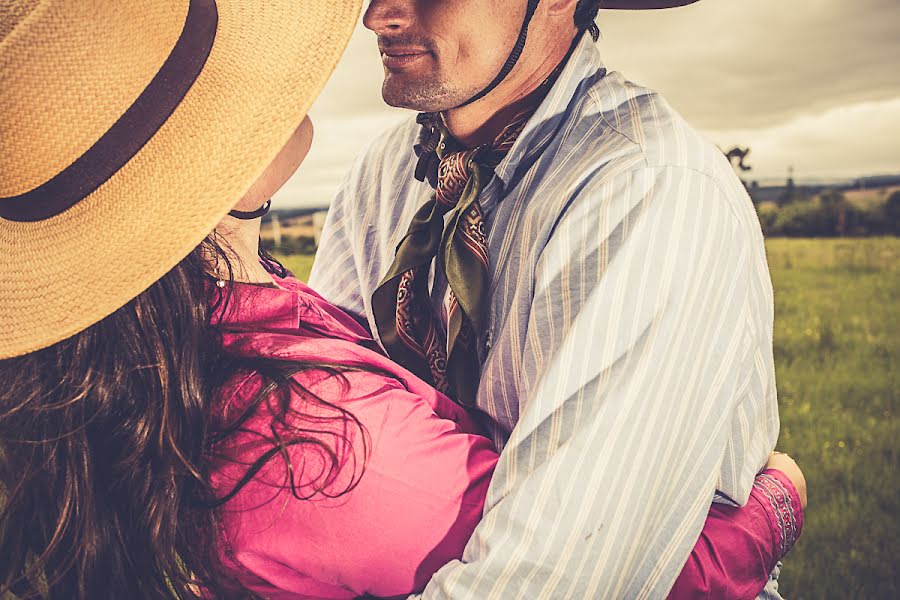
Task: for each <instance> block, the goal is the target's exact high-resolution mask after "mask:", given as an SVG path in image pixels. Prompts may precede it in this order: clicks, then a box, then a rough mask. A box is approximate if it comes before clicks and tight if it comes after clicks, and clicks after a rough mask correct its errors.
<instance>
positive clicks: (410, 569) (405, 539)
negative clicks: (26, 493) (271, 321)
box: [229, 373, 498, 598]
mask: <svg viewBox="0 0 900 600" xmlns="http://www.w3.org/2000/svg"><path fill="white" fill-rule="evenodd" d="M346 378H347V380H348V385H347V386H346V388H345V389H349V390H352V395H353V398H349V399H346V398H345V400H344V401H342V406H344V407H345V408H346V409H347V410H349V411H350V412H351V413H353V414H354V415H355V416H356V417H357V418H358V419H359V420H360V421H361V422H362V424H363V425H364V426H365V428H366V430H367V431H368V434H369V436H368V437H369V439H370V442H371V445H370V454H369V460H368V462H367V464H366V466H365V471H364V472H363V473H362V476H361V477H360V480H359V483H358V485H357V486H356V487H355V488H353V489H352V491H350V492H348V493H346V494H344V495H341V496H340V497H338V498H333V499H331V498H313V499H311V500H298V499H296V498H294V497H292V496H290V494H289V493H287V492H285V493H282V494H281V495H280V496H279V497H278V499H277V500H275V501H270V502H266V499H267V498H271V497H272V488H271V487H266V486H257V485H256V483H255V482H254V483H253V484H251V485H250V486H248V488H249V489H248V490H247V491H246V492H245V493H242V495H241V496H242V497H241V498H236V500H238V502H239V503H240V504H241V505H242V507H246V508H247V509H249V510H245V511H243V512H241V513H240V514H239V515H234V516H233V517H232V518H234V519H236V520H234V521H232V523H231V527H229V537H230V540H229V542H230V544H231V546H232V547H233V548H232V552H233V557H234V559H235V560H236V561H237V563H239V570H240V571H242V572H243V577H242V583H244V584H245V585H247V586H248V587H251V588H252V589H253V591H255V592H257V593H259V594H262V595H265V596H268V597H272V598H281V597H285V598H287V597H295V596H294V595H296V594H300V595H304V594H305V595H307V596H309V597H317V598H353V597H357V596H363V595H366V594H370V595H372V596H379V597H392V596H403V597H405V596H406V595H407V594H410V593H413V592H415V591H421V590H422V589H424V588H425V585H426V584H427V583H428V581H429V579H430V578H431V577H432V575H433V574H434V573H435V572H437V571H438V569H440V568H441V567H442V566H443V565H445V564H446V563H448V562H450V561H451V560H454V559H458V558H460V557H461V556H462V552H463V549H464V548H465V545H466V543H467V542H468V540H469V538H470V537H471V535H472V532H473V531H474V529H475V526H476V525H477V524H478V522H479V521H480V520H481V517H482V513H483V510H484V501H485V496H486V494H487V488H488V485H489V483H490V478H491V475H492V473H493V470H494V467H495V466H496V463H497V459H498V455H497V453H496V451H495V450H494V448H493V445H492V444H491V442H490V441H489V440H488V439H487V438H485V437H482V436H479V435H474V434H470V433H466V432H464V431H463V430H461V429H460V426H459V425H458V424H457V423H456V422H454V421H453V420H450V419H446V418H441V417H439V416H438V415H437V414H436V413H435V410H434V409H433V407H432V402H433V399H432V398H423V397H422V396H421V395H418V394H415V393H412V392H410V391H407V390H406V389H405V388H404V387H403V386H402V385H401V384H400V383H399V382H397V381H396V380H393V379H391V378H385V377H381V376H380V375H374V374H371V373H347V374H346ZM328 385H329V384H322V382H317V384H315V385H313V391H314V392H315V393H317V394H319V395H321V396H322V397H331V398H334V397H339V396H338V395H337V393H338V390H336V389H335V390H331V389H328ZM301 452H302V451H301V450H297V451H292V452H291V454H292V462H294V463H295V469H296V468H297V466H296V465H302V464H304V462H305V463H306V467H305V468H306V469H307V470H308V469H309V467H310V462H309V456H303V455H301ZM316 468H318V467H316ZM263 582H265V583H263ZM285 594H286V595H285Z"/></svg>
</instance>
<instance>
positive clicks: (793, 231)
mask: <svg viewBox="0 0 900 600" xmlns="http://www.w3.org/2000/svg"><path fill="white" fill-rule="evenodd" d="M894 196H896V197H897V198H896V199H894ZM891 199H894V205H893V208H890V207H889V206H888V205H887V204H886V205H884V206H882V207H879V208H878V209H874V210H868V211H866V210H862V209H860V208H857V207H856V206H853V205H852V204H850V203H849V202H847V200H846V198H844V195H843V194H842V193H840V192H837V191H831V192H826V193H825V194H823V195H822V196H817V197H815V198H810V199H804V200H799V201H796V202H791V203H790V204H786V205H784V206H781V207H778V206H776V205H774V204H772V203H764V204H760V205H759V206H757V214H758V215H759V221H760V225H762V229H763V232H764V233H765V234H766V235H767V236H772V237H782V236H783V237H837V236H864V235H889V234H896V233H898V228H897V227H896V223H897V222H898V220H900V219H898V218H897V216H893V217H892V216H891V215H892V214H895V213H900V193H895V194H894V195H893V196H891ZM890 201H891V200H890V199H889V201H888V202H889V203H890ZM890 211H895V213H891V212H890ZM892 219H893V221H892ZM892 223H893V225H892Z"/></svg>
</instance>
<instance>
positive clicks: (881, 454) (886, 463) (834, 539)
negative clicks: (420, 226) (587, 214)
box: [285, 238, 900, 600]
mask: <svg viewBox="0 0 900 600" xmlns="http://www.w3.org/2000/svg"><path fill="white" fill-rule="evenodd" d="M767 247H768V252H769V265H770V268H771V272H772V280H773V284H774V287H775V305H776V306H775V310H776V321H775V360H776V369H777V376H778V389H779V397H780V405H781V418H782V430H781V440H780V444H779V445H780V448H781V449H782V450H784V451H786V452H789V453H790V454H791V455H793V456H794V457H795V458H796V459H797V461H798V462H799V463H800V466H801V467H802V468H803V471H804V473H805V474H806V477H807V480H808V484H809V503H810V504H809V509H808V512H807V521H806V526H805V529H804V533H803V537H802V538H801V540H800V542H799V543H798V545H797V547H796V548H795V549H794V551H793V552H792V553H791V554H790V555H789V556H788V558H787V559H786V560H785V569H784V571H783V573H782V578H781V590H782V592H783V593H784V595H785V597H787V598H791V599H795V600H804V599H819V598H828V599H831V598H840V599H854V598H867V599H868V598H879V599H880V598H884V599H896V598H900V574H898V562H900V426H898V421H897V410H898V406H897V404H898V395H900V364H898V358H900V239H898V238H868V239H852V240H851V239H837V240H825V239H821V240H805V239H773V240H769V241H768V243H767ZM285 264H286V266H288V268H290V269H291V270H292V271H294V273H295V274H296V275H297V276H298V277H301V278H305V277H307V276H308V274H309V269H310V267H311V266H312V258H311V257H308V256H296V257H287V258H286V259H285Z"/></svg>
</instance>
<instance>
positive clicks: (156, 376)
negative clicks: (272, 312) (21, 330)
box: [0, 237, 367, 600]
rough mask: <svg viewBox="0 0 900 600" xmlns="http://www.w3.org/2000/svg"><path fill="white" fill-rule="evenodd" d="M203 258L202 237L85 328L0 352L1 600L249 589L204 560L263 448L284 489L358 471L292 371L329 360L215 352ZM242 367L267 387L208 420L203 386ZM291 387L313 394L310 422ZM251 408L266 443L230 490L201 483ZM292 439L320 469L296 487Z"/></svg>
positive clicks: (225, 594) (344, 434)
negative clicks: (279, 468) (26, 349)
mask: <svg viewBox="0 0 900 600" xmlns="http://www.w3.org/2000/svg"><path fill="white" fill-rule="evenodd" d="M210 257H215V258H216V260H217V261H219V264H224V265H226V267H227V270H228V272H229V274H230V273H231V266H230V263H229V262H228V259H227V254H226V253H225V252H224V251H223V248H222V247H221V246H220V245H219V244H218V243H216V241H215V239H214V238H213V237H209V238H207V239H206V240H205V241H204V242H203V244H201V245H200V246H198V248H197V249H195V250H194V252H192V253H191V255H190V256H188V257H187V258H185V259H184V260H183V261H182V262H181V263H179V264H178V265H177V266H176V267H175V268H174V269H172V270H171V271H170V272H169V273H168V274H167V275H165V276H164V277H163V278H162V279H160V280H159V281H157V282H156V283H154V284H153V285H152V286H151V287H150V288H149V289H147V290H146V291H145V292H143V293H142V294H141V295H140V296H138V297H137V298H135V299H134V300H132V301H131V302H129V303H128V304H127V305H126V306H124V307H122V308H121V309H119V310H118V311H116V312H115V313H114V314H112V315H110V316H109V317H107V318H105V319H103V320H102V321H100V322H99V323H96V324H95V325H93V326H91V327H90V328H89V329H87V330H85V331H83V332H82V333H79V334H77V335H75V336H73V337H71V338H69V339H66V340H64V341H62V342H59V343H57V344H55V345H53V346H51V347H49V348H46V349H43V350H39V351H37V352H32V353H31V354H28V355H26V356H21V357H17V358H12V359H8V360H3V361H0V598H5V595H4V594H5V593H6V592H8V591H12V592H13V593H14V594H16V596H18V597H19V598H50V599H60V600H62V599H65V600H73V599H76V598H77V599H90V600H96V599H100V598H128V599H131V598H135V599H140V598H177V599H179V600H180V599H185V598H200V597H203V596H206V597H210V596H212V597H215V598H251V597H252V595H251V594H249V593H248V592H246V591H241V588H240V586H238V585H237V584H236V582H235V581H234V580H233V579H232V578H231V577H229V575H228V574H227V572H226V570H225V568H224V567H223V565H222V562H221V560H220V559H219V556H220V552H221V551H222V550H223V549H221V548H219V544H220V543H221V542H220V540H219V536H218V531H219V526H218V518H217V514H218V511H217V509H218V507H220V506H221V505H222V504H223V503H224V502H226V501H227V500H228V499H230V498H231V497H232V496H234V495H235V494H236V493H237V492H238V491H239V490H240V489H241V488H242V487H243V486H244V485H246V483H247V482H248V481H249V480H250V479H252V478H253V476H254V475H255V474H257V472H258V471H259V470H260V469H261V468H263V467H265V466H267V465H269V464H270V463H271V462H272V461H273V460H277V459H280V460H282V461H285V464H284V466H285V469H284V473H285V487H287V488H289V489H290V490H291V493H293V494H294V495H295V496H297V497H298V498H303V497H308V496H309V495H310V493H315V492H316V491H320V492H322V493H328V494H330V495H340V494H341V493H346V492H347V491H349V490H350V489H352V487H353V486H354V485H356V483H357V482H358V476H359V475H360V474H361V469H359V472H357V471H358V469H357V468H358V467H360V466H362V465H364V463H365V459H366V456H365V454H366V448H367V446H366V443H365V438H366V434H365V431H364V430H363V428H362V426H361V424H360V423H359V422H358V421H357V420H356V419H355V418H354V417H353V415H351V414H349V413H348V412H347V411H345V410H344V409H342V408H341V407H340V406H338V405H337V404H335V403H334V402H329V401H328V400H325V399H323V398H319V397H317V396H315V395H314V394H313V393H311V392H310V391H309V390H307V389H304V388H302V387H300V386H299V384H298V383H297V382H296V381H295V380H294V379H292V376H293V375H294V374H296V373H297V372H298V371H300V370H305V369H318V370H321V371H323V372H325V373H326V376H334V377H338V378H342V377H343V376H342V369H341V368H338V367H335V366H329V365H327V364H305V363H288V362H281V361H274V360H263V359H242V358H238V357H235V356H231V355H228V354H227V353H226V352H225V351H224V350H223V346H222V343H221V331H219V328H218V327H217V326H216V325H215V324H214V321H213V315H214V314H215V313H216V311H217V310H218V309H222V310H227V308H228V306H227V305H228V302H229V300H230V292H229V290H230V287H231V286H228V285H226V286H225V287H224V288H219V287H217V286H215V285H210V283H211V281H212V279H211V277H210V276H209V275H208V274H207V273H208V272H209V269H210V266H209V265H210ZM265 258H267V259H269V260H268V263H269V264H273V263H272V262H271V260H270V257H267V256H266V257H265ZM242 372H243V373H247V372H255V373H258V374H259V375H261V376H262V377H264V378H265V379H264V381H265V382H266V384H265V385H264V386H263V388H262V390H261V391H260V392H259V393H258V394H257V395H256V397H255V398H253V399H252V401H251V402H249V404H248V405H247V406H246V407H244V408H243V409H242V410H240V411H239V414H236V415H234V416H233V418H230V419H229V420H228V421H227V422H225V421H221V420H217V419H216V417H214V416H213V412H214V411H211V406H212V403H213V399H214V398H216V394H217V391H219V390H220V389H221V388H222V386H224V385H225V383H226V382H228V381H229V380H231V378H233V377H235V376H236V374H240V373H242ZM344 382H345V383H346V380H344ZM298 398H301V399H303V401H304V402H306V403H308V404H305V405H304V406H309V407H312V406H313V405H315V410H314V411H312V410H311V411H309V415H311V414H315V415H317V416H316V417H315V418H313V417H311V416H309V415H307V414H304V411H303V410H302V408H303V407H302V406H299V407H298ZM292 399H293V401H292ZM332 400H334V399H332ZM259 411H265V414H266V415H267V416H268V415H270V414H271V425H270V426H269V427H268V431H267V432H265V434H264V435H263V436H262V437H263V440H264V441H265V447H264V448H263V450H262V451H261V452H260V453H259V455H258V456H257V457H255V460H254V461H252V462H251V463H250V464H247V465H244V467H245V469H244V471H243V472H244V477H243V478H239V481H237V483H236V484H235V485H234V486H233V488H232V489H230V491H227V492H226V493H224V494H223V493H218V494H217V493H215V492H214V491H213V489H212V486H211V485H210V481H209V476H210V464H211V461H212V460H213V459H216V460H219V459H222V458H223V457H222V456H217V455H216V450H215V449H216V448H217V447H219V446H220V445H226V446H227V444H225V443H224V442H227V440H228V439H229V438H230V437H231V436H233V435H235V434H236V433H239V432H242V431H246V428H245V425H246V423H247V421H248V419H250V418H251V417H253V416H254V415H257V414H258V413H259ZM322 415H325V416H324V417H323V416H322ZM329 415H330V416H329ZM307 417H308V418H307ZM323 420H330V421H332V423H338V424H339V426H338V427H334V426H331V427H328V426H325V425H323ZM256 435H259V434H258V432H257V434H256ZM296 445H304V446H312V447H314V449H315V451H317V452H319V453H323V454H324V456H325V457H326V460H325V462H326V465H327V466H329V465H330V469H326V470H327V473H326V474H325V475H324V476H323V477H322V478H320V479H319V480H318V482H319V483H318V485H316V486H314V487H313V490H312V492H310V489H309V487H308V486H307V487H306V488H304V489H305V495H301V494H300V492H299V490H298V486H297V485H295V484H296V481H295V478H294V474H293V472H292V470H291V468H290V459H289V456H288V448H290V447H291V446H296ZM360 449H362V450H361V453H362V456H360ZM345 468H350V469H352V470H353V474H351V476H350V477H349V478H346V477H342V478H341V481H342V482H343V483H342V486H341V489H338V490H332V489H328V488H329V485H331V484H332V483H333V482H334V481H335V480H336V477H335V474H336V473H337V472H338V471H340V470H341V469H345ZM347 481H349V483H346V482H347ZM306 483H308V482H306ZM344 484H346V485H344ZM201 589H204V590H205V592H203V593H201V591H200V590H201Z"/></svg>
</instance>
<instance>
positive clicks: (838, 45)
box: [275, 0, 900, 208]
mask: <svg viewBox="0 0 900 600" xmlns="http://www.w3.org/2000/svg"><path fill="white" fill-rule="evenodd" d="M498 1H499V0H498ZM504 1H510V2H512V1H516V0H504ZM598 23H599V25H600V28H601V30H602V31H603V37H602V39H601V41H600V42H599V43H600V48H601V51H602V52H603V54H604V57H605V58H604V60H605V61H606V63H607V66H608V67H610V68H611V69H615V70H618V71H622V72H623V73H624V74H625V75H626V76H627V77H628V78H629V79H631V80H632V81H635V82H638V83H640V84H642V85H646V86H648V87H651V88H653V89H655V90H657V91H659V92H661V93H662V94H663V95H665V96H666V97H667V98H668V99H669V101H670V102H671V103H672V104H673V105H674V106H675V107H676V108H677V109H678V110H679V111H680V112H681V113H682V114H684V115H685V116H686V117H687V118H688V120H689V121H691V122H692V123H694V124H695V125H696V126H697V127H698V128H700V129H701V130H702V131H703V132H704V133H705V134H706V135H707V136H708V137H709V138H710V139H711V140H712V141H713V142H715V143H717V144H719V145H720V146H721V147H726V148H727V147H731V146H734V145H741V146H750V147H751V149H752V153H751V155H750V160H749V161H748V162H749V163H750V164H751V165H752V166H753V171H752V172H751V173H750V175H749V176H750V177H751V178H753V179H760V180H774V179H778V178H782V179H783V178H784V177H785V175H786V173H787V169H788V167H789V166H791V165H793V167H794V169H795V172H796V177H798V178H801V179H834V178H852V177H857V176H860V175H873V174H880V173H900V34H898V32H900V0H853V1H851V0H701V1H700V2H699V3H698V4H695V5H693V6H688V7H684V8H680V9H673V10H667V11H656V12H616V11H605V12H604V11H601V14H600V16H599V18H598ZM381 78H382V67H381V61H380V58H379V56H378V50H377V47H376V45H375V36H374V34H372V33H371V32H369V31H368V30H366V29H364V28H363V27H362V25H361V24H360V26H359V27H358V28H357V31H356V33H355V35H354V37H353V40H352V41H351V43H350V47H349V48H348V50H347V53H346V55H345V56H344V59H343V61H342V63H341V64H340V66H339V67H338V69H337V71H336V72H335V74H334V77H333V78H332V79H331V81H330V83H329V84H328V87H327V88H326V89H325V91H324V92H323V94H322V96H321V97H320V98H319V100H318V101H317V102H316V105H315V106H314V107H313V110H312V113H311V115H312V118H313V121H314V123H315V128H316V140H315V142H314V144H313V149H312V151H311V152H310V155H309V157H308V158H307V160H306V162H305V163H304V164H303V165H302V166H301V168H300V171H299V172H298V173H297V175H295V176H294V178H293V179H292V180H291V181H290V182H288V184H287V185H286V186H285V188H284V189H283V190H282V191H281V192H279V195H278V196H277V197H276V199H275V201H276V204H275V205H276V206H277V207H279V208H288V207H292V206H325V205H327V204H328V202H329V200H330V198H331V197H332V196H333V195H334V193H335V191H336V189H337V187H338V185H339V184H340V181H341V179H342V178H343V175H344V174H345V173H346V172H347V170H348V168H349V166H350V164H351V163H352V161H353V158H354V157H355V154H356V152H357V151H358V150H359V148H360V146H361V145H363V144H364V143H365V142H366V141H368V140H370V139H372V138H373V137H375V136H377V135H378V134H379V132H381V131H383V130H384V129H386V128H387V127H390V126H391V125H392V124H394V123H397V122H398V121H399V120H402V119H404V118H409V117H410V115H411V114H412V113H409V112H407V111H403V110H398V109H392V108H389V107H387V106H385V105H384V104H383V103H382V101H381V95H380V89H381ZM356 140H358V141H356Z"/></svg>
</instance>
